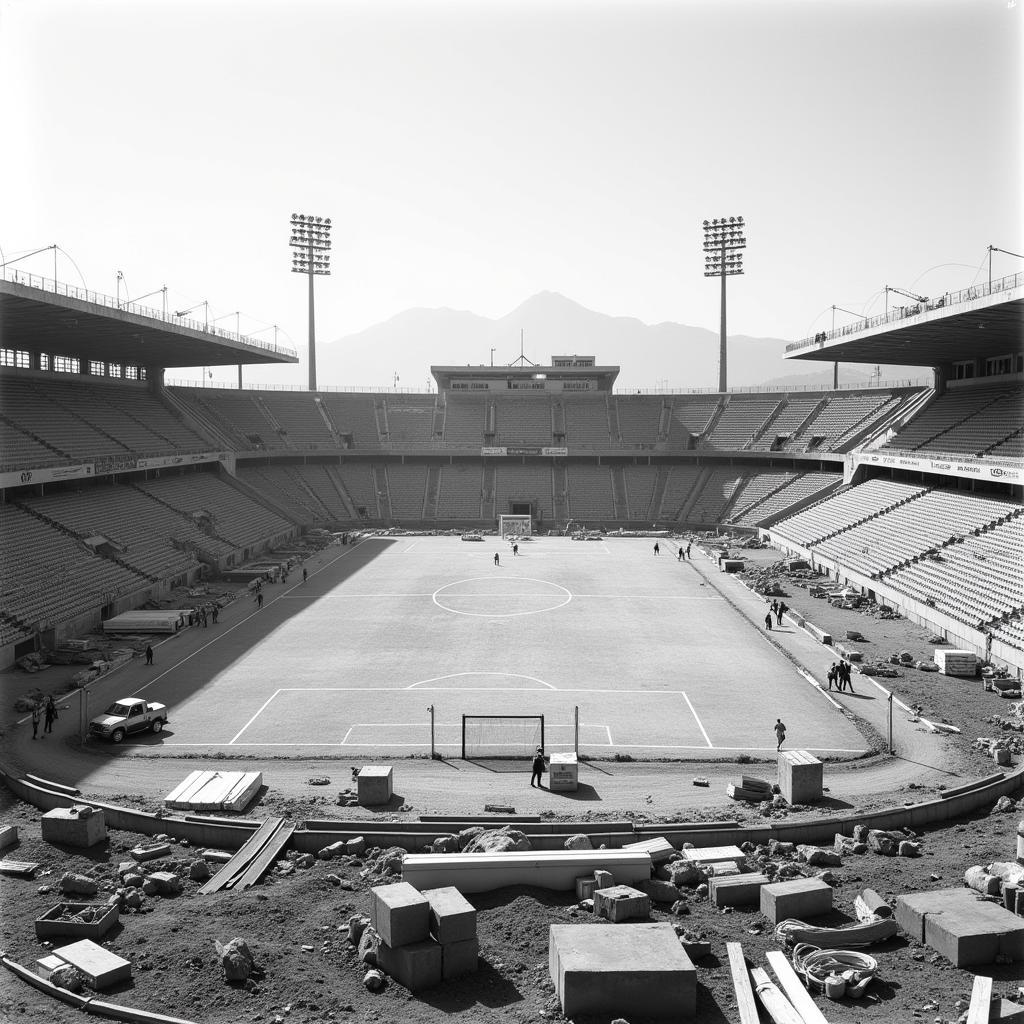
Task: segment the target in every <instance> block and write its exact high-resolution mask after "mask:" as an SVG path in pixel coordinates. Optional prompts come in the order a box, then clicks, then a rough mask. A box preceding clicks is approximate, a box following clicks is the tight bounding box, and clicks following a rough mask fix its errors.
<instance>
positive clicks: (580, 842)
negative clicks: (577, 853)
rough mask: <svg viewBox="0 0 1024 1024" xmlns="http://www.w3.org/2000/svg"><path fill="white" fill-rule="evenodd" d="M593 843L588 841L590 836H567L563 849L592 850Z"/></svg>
mask: <svg viewBox="0 0 1024 1024" xmlns="http://www.w3.org/2000/svg"><path fill="white" fill-rule="evenodd" d="M593 848H594V844H593V843H592V842H591V841H590V836H587V835H583V834H582V833H581V834H580V835H575V836H569V838H568V839H566V841H565V849H567V850H592V849H593Z"/></svg>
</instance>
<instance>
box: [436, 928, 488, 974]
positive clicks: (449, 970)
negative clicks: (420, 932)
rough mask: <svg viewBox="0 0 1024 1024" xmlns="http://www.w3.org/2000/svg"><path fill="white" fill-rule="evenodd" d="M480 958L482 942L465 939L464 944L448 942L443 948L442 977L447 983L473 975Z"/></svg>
mask: <svg viewBox="0 0 1024 1024" xmlns="http://www.w3.org/2000/svg"><path fill="white" fill-rule="evenodd" d="M479 957H480V940H479V939H477V938H475V937H474V938H472V939H464V940H463V941H462V942H446V943H444V944H443V945H442V946H441V977H442V978H443V979H444V980H445V981H449V980H450V979H452V978H461V977H462V975H464V974H472V973H473V972H474V971H475V970H476V968H477V961H478V959H479Z"/></svg>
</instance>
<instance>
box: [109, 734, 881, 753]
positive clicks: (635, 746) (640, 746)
mask: <svg viewBox="0 0 1024 1024" xmlns="http://www.w3.org/2000/svg"><path fill="white" fill-rule="evenodd" d="M347 740H348V737H347V734H346V738H345V739H344V740H342V741H341V742H340V743H248V742H246V743H234V744H232V745H233V746H236V747H293V748H298V749H302V748H306V747H371V748H375V749H381V744H380V743H379V742H370V743H350V742H348V741H347ZM123 746H126V747H134V746H140V744H135V743H125V744H123ZM164 746H168V747H197V748H204V749H205V748H212V749H217V748H222V747H224V746H225V744H224V743H172V742H167V743H165V744H164ZM435 746H438V747H452V748H453V749H460V747H461V744H459V743H454V742H444V741H440V740H439V741H438V742H437V743H436V744H435ZM580 746H581V747H601V748H604V747H606V746H607V747H610V746H614V744H612V743H610V742H609V743H587V742H585V741H583V740H581V741H580ZM619 746H620V747H621V748H622V749H623V750H702V751H705V752H706V751H707V749H708V748H707V747H703V746H692V745H686V744H660V745H659V744H656V743H620V744H619ZM396 747H419V748H421V749H422V747H423V743H422V742H420V743H388V744H386V749H389V750H390V749H393V748H396ZM712 749H713V750H723V751H733V750H739V751H743V750H749V751H754V752H756V753H762V752H765V753H772V754H774V753H775V752H776V748H775V747H713V748H712ZM800 749H801V750H809V751H813V752H818V753H822V754H864V753H867V750H866V749H865V748H864V747H801V748H800Z"/></svg>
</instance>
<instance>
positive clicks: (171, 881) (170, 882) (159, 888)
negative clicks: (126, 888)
mask: <svg viewBox="0 0 1024 1024" xmlns="http://www.w3.org/2000/svg"><path fill="white" fill-rule="evenodd" d="M149 883H152V884H153V885H154V886H156V889H155V892H156V893H157V894H159V895H160V896H174V895H176V894H177V893H179V892H181V890H182V889H183V888H184V886H183V885H182V884H181V879H180V878H179V877H178V876H177V875H176V874H174V872H173V871H154V872H153V873H152V874H151V875H149V876H148V877H147V878H146V881H145V882H143V883H142V891H143V892H146V886H147V885H148V884H149ZM146 895H147V896H150V895H153V894H152V893H148V892H146Z"/></svg>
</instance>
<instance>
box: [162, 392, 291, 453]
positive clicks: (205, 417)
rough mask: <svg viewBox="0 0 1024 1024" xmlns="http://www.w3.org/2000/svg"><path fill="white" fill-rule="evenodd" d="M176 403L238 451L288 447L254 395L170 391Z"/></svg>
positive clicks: (270, 449) (249, 393)
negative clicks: (206, 424) (214, 430)
mask: <svg viewBox="0 0 1024 1024" xmlns="http://www.w3.org/2000/svg"><path fill="white" fill-rule="evenodd" d="M168 390H169V391H170V393H171V395H172V396H173V397H174V399H175V400H176V401H178V402H179V403H180V404H181V406H182V408H183V409H185V411H186V412H187V413H190V414H191V415H192V416H193V417H195V419H196V420H197V422H199V423H204V422H206V423H209V424H210V425H211V426H212V427H214V428H215V429H216V430H217V431H218V432H219V433H221V434H222V435H223V436H224V437H225V438H226V440H227V441H228V443H229V444H230V446H231V447H232V448H234V449H236V450H238V451H273V450H277V449H285V448H287V447H288V444H287V441H286V440H285V437H284V436H283V435H282V434H280V433H279V432H278V430H277V429H275V426H274V424H273V423H272V422H271V421H270V420H269V419H268V418H267V416H266V415H265V413H264V411H263V409H261V407H260V406H259V405H257V404H256V401H255V399H254V396H255V395H256V392H254V391H229V390H227V389H226V388H179V387H175V388H170V389H168Z"/></svg>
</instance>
